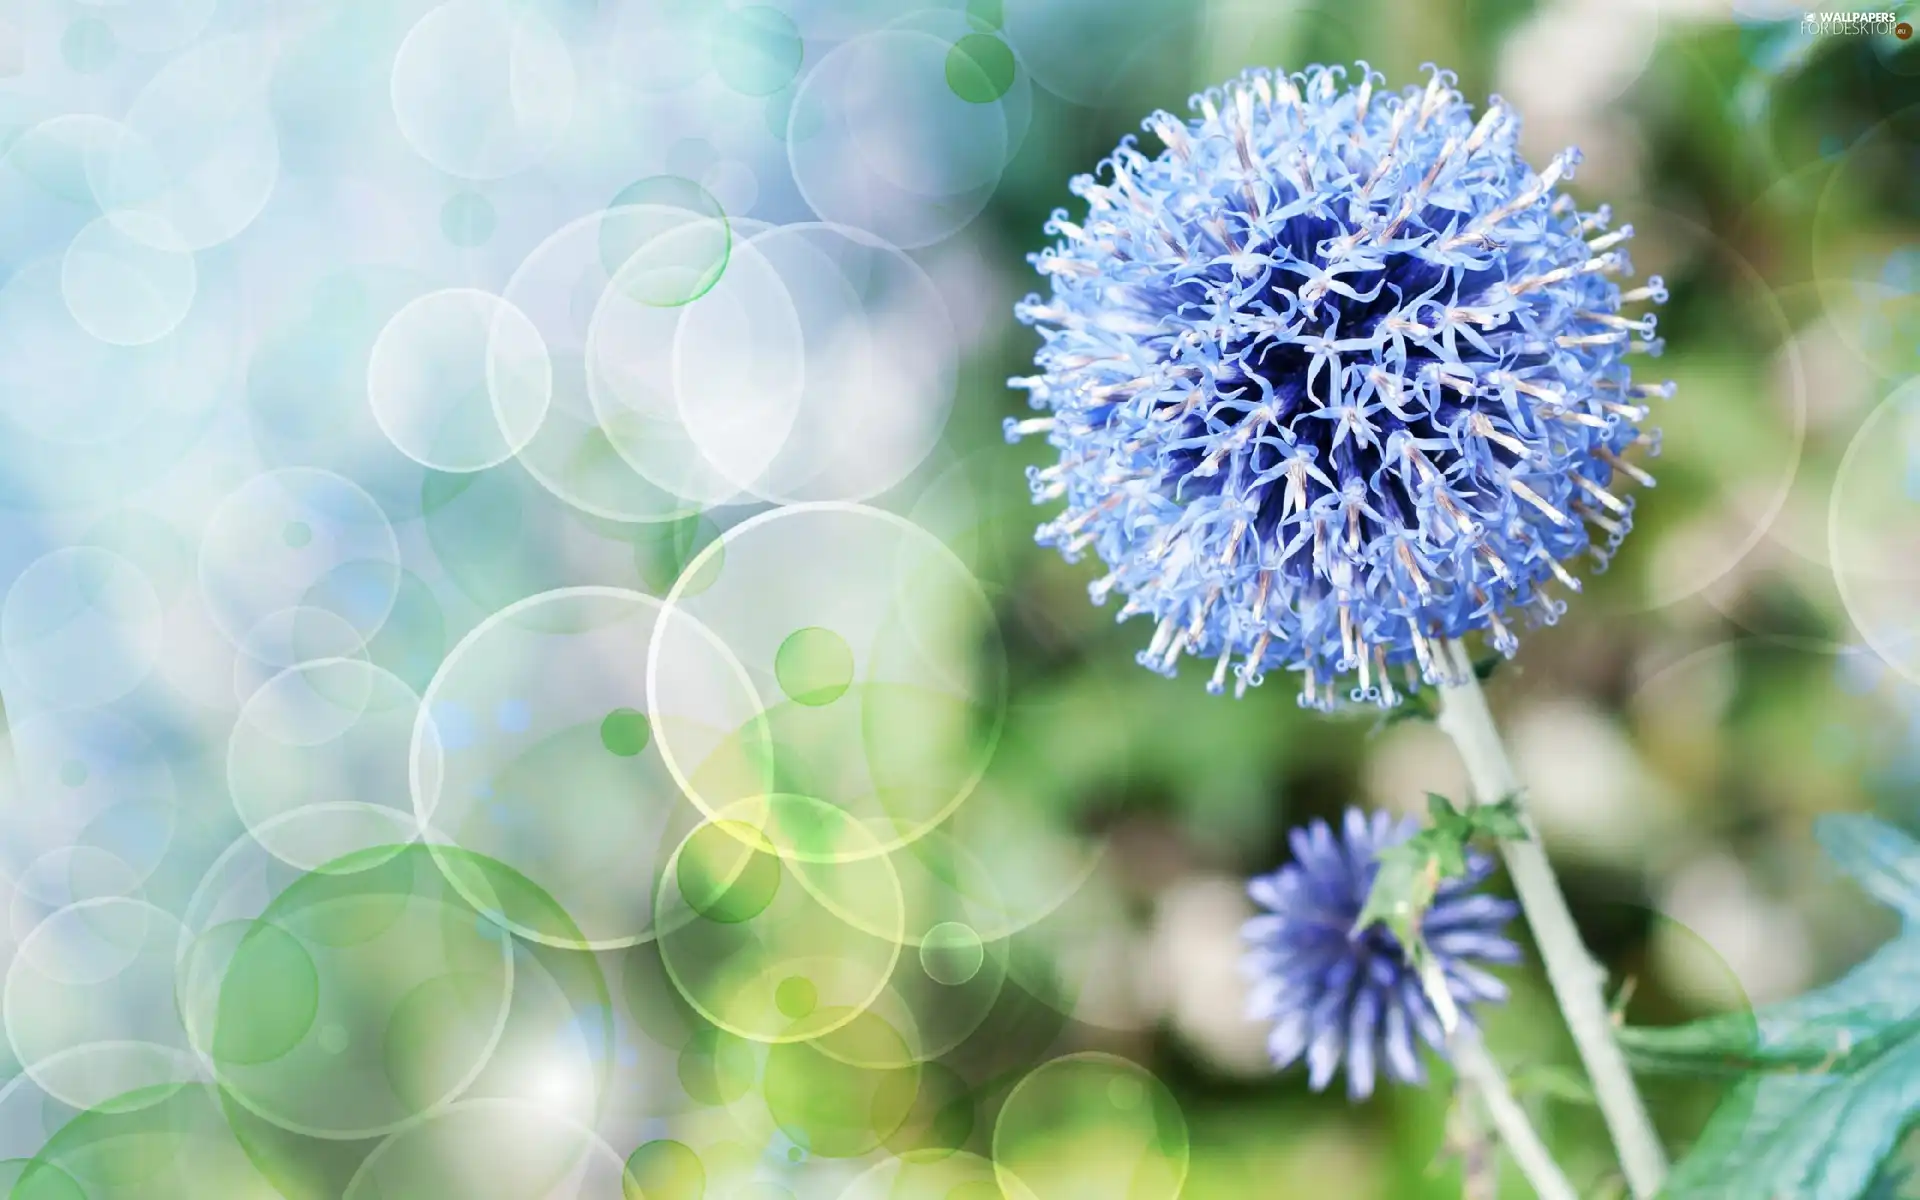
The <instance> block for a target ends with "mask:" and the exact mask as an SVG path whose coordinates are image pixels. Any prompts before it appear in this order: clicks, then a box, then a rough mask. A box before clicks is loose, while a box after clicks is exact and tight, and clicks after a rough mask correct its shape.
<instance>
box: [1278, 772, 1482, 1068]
mask: <svg viewBox="0 0 1920 1200" xmlns="http://www.w3.org/2000/svg"><path fill="white" fill-rule="evenodd" d="M1419 828H1420V823H1419V822H1418V821H1417V820H1414V819H1413V818H1407V819H1405V820H1402V821H1398V822H1396V821H1394V819H1393V818H1392V817H1390V816H1388V815H1387V814H1386V813H1374V814H1373V815H1372V817H1371V818H1369V817H1368V816H1366V815H1365V814H1363V813H1362V812H1360V810H1358V809H1352V808H1350V809H1348V810H1347V813H1346V817H1345V820H1344V821H1343V822H1342V823H1341V828H1340V830H1339V831H1338V832H1335V831H1334V829H1333V828H1332V827H1330V826H1329V825H1328V824H1327V822H1325V821H1315V822H1313V823H1312V824H1311V825H1308V826H1306V827H1305V828H1303V829H1296V830H1294V831H1293V832H1292V834H1291V835H1290V840H1291V842H1292V845H1293V862H1292V863H1290V864H1288V865H1287V866H1285V867H1282V868H1281V869H1280V870H1278V871H1276V872H1274V873H1273V874H1271V875H1263V876H1260V877H1258V878H1256V879H1254V880H1253V881H1252V882H1251V883H1249V884H1248V885H1247V891H1248V892H1249V893H1250V894H1251V895H1252V896H1253V898H1254V900H1255V901H1256V902H1258V903H1259V905H1260V907H1261V908H1263V909H1265V910H1266V911H1265V912H1264V913H1262V914H1261V915H1260V916H1257V917H1254V918H1253V919H1252V920H1250V921H1248V922H1247V924H1246V927H1245V929H1244V931H1243V934H1244V937H1245V938H1246V940H1247V942H1248V943H1249V944H1250V946H1251V949H1250V950H1249V951H1248V953H1247V956H1246V959H1245V962H1244V966H1245V968H1246V972H1247V974H1248V976H1249V977H1251V978H1252V980H1253V991H1252V994H1251V997H1250V999H1249V1001H1248V1015H1249V1016H1251V1017H1253V1018H1254V1019H1256V1020H1262V1021H1270V1022H1272V1024H1273V1033H1272V1035H1271V1036H1270V1037H1269V1038H1268V1041H1267V1046H1268V1049H1269V1050H1271V1051H1272V1054H1273V1063H1274V1066H1276V1067H1286V1066H1288V1065H1290V1064H1292V1063H1293V1062H1294V1061H1295V1060H1297V1059H1299V1058H1301V1057H1302V1056H1304V1057H1305V1058H1306V1060H1307V1081H1308V1083H1309V1084H1310V1085H1311V1086H1312V1087H1313V1089H1314V1090H1315V1091H1320V1090H1322V1089H1324V1088H1325V1087H1326V1086H1327V1084H1328V1083H1330V1082H1331V1081H1332V1079H1333V1075H1334V1072H1335V1070H1336V1069H1337V1068H1338V1067H1339V1065H1340V1064H1341V1062H1342V1061H1345V1063H1346V1067H1347V1094H1348V1095H1349V1096H1350V1097H1352V1098H1353V1099H1355V1100H1360V1099H1364V1098H1366V1097H1367V1096H1370V1095H1372V1094H1373V1084H1374V1078H1375V1075H1376V1074H1377V1070H1378V1067H1379V1065H1380V1064H1382V1063H1384V1064H1385V1066H1386V1070H1387V1074H1389V1075H1391V1076H1392V1077H1394V1078H1395V1079H1398V1080H1400V1081H1401V1082H1403V1083H1420V1082H1422V1081H1423V1080H1424V1078H1425V1075H1424V1072H1423V1070H1422V1067H1421V1065H1420V1058H1419V1055H1418V1053H1417V1052H1416V1050H1415V1047H1414V1037H1415V1035H1418V1037H1419V1038H1420V1040H1422V1041H1424V1042H1426V1043H1427V1044H1428V1045H1429V1046H1432V1047H1433V1048H1434V1049H1435V1050H1437V1051H1440V1052H1441V1053H1442V1054H1444V1053H1445V1052H1446V1039H1445V1036H1444V1034H1443V1033H1442V1031H1441V1027H1440V1018H1439V1016H1438V1014H1437V1013H1436V1012H1435V1010H1434V1006H1433V1002H1432V1001H1431V1000H1429V999H1428V998H1427V995H1426V993H1425V992H1424V991H1423V990H1422V989H1421V986H1420V979H1419V976H1418V975H1417V973H1416V972H1415V970H1414V968H1413V966H1412V965H1411V963H1410V962H1409V961H1408V958H1407V953H1406V951H1405V949H1403V948H1402V946H1401V944H1400V942H1399V940H1398V939H1397V938H1395V937H1394V935H1393V934H1392V933H1391V932H1390V931H1388V929H1387V928H1386V927H1385V926H1383V925H1377V924H1376V925H1370V926H1368V928H1367V929H1366V930H1365V931H1363V932H1358V933H1356V932H1355V925H1356V924H1357V923H1358V918H1359V916H1360V910H1361V908H1362V907H1363V906H1364V905H1365V904H1366V902H1367V892H1368V891H1369V889H1371V888H1372V887H1373V878H1374V876H1375V874H1377V873H1378V870H1379V865H1378V862H1377V856H1378V854H1379V853H1380V851H1381V850H1383V849H1386V848H1387V847H1389V846H1395V845H1398V844H1400V843H1401V842H1404V841H1405V840H1407V839H1408V838H1410V837H1412V836H1413V834H1414V833H1415V831H1417V830H1418V829H1419ZM1492 870H1493V865H1492V863H1491V862H1490V861H1489V860H1488V859H1487V857H1486V856H1485V855H1482V854H1479V853H1478V852H1472V851H1470V852H1469V854H1468V856H1467V874H1466V875H1464V876H1460V877H1456V878H1453V879H1449V880H1446V881H1444V882H1442V883H1441V885H1440V888H1439V891H1438V893H1437V894H1436V895H1435V897H1434V901H1433V905H1432V907H1431V908H1430V909H1429V910H1428V911H1427V914H1426V917H1425V919H1424V920H1423V921H1422V922H1421V926H1420V928H1421V935H1422V937H1423V939H1424V940H1425V942H1426V944H1427V948H1428V950H1429V951H1430V952H1431V953H1432V954H1433V956H1434V960H1435V962H1436V964H1437V965H1438V966H1439V968H1440V970H1441V973H1442V975H1443V977H1444V978H1445V979H1446V981H1447V988H1448V991H1450V992H1451V993H1452V995H1453V998H1454V1001H1455V1003H1456V1004H1457V1005H1458V1006H1459V1008H1460V1010H1461V1019H1462V1020H1463V1021H1466V1020H1470V1019H1471V1018H1470V1016H1469V1015H1468V1008H1469V1006H1470V1005H1472V1004H1474V1003H1476V1002H1479V1001H1501V1000H1505V999H1506V996H1507V989H1506V985H1504V984H1502V983H1501V982H1500V981H1499V980H1498V979H1495V978H1494V977H1493V976H1491V975H1489V974H1487V973H1486V972H1485V971H1482V970H1480V969H1479V968H1478V967H1476V966H1474V965H1473V964H1474V963H1475V962H1482V963H1513V962H1518V961H1519V959H1520V949H1519V947H1518V946H1516V945H1514V944H1513V943H1512V942H1511V941H1509V940H1508V939H1507V938H1506V937H1505V936H1503V935H1502V933H1501V930H1502V929H1503V928H1504V927H1505V926H1506V923H1507V922H1508V921H1510V920H1512V919H1513V917H1514V915H1515V914H1516V913H1517V912H1518V911H1519V906H1518V905H1516V904H1514V903H1513V902H1512V901H1510V900H1502V899H1500V898H1498V897H1496V896H1488V895H1482V894H1478V893H1476V892H1475V891H1474V890H1473V889H1474V888H1475V886H1477V885H1478V884H1479V883H1480V882H1481V881H1482V880H1484V879H1485V878H1486V877H1487V875H1488V874H1489V873H1491V871H1492Z"/></svg>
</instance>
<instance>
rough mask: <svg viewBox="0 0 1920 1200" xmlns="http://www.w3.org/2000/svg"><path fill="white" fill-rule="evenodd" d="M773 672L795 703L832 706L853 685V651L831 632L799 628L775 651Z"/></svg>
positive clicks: (810, 706)
mask: <svg viewBox="0 0 1920 1200" xmlns="http://www.w3.org/2000/svg"><path fill="white" fill-rule="evenodd" d="M773 673H774V678H776V679H778V680H779V681H780V690H781V691H783V692H785V693H786V694H787V697H788V698H789V699H791V700H792V701H793V702H794V703H796V704H804V705H806V706H807V707H809V708H819V707H821V706H822V705H826V704H832V703H833V702H834V701H835V700H838V699H839V698H840V697H841V696H844V695H845V694H846V691H847V688H848V687H849V686H850V685H851V684H852V683H853V648H852V647H851V646H849V645H847V640H846V639H845V638H843V637H841V636H840V635H839V634H837V633H835V632H833V630H831V629H821V628H819V627H818V626H813V627H809V628H806V629H796V630H794V631H793V632H792V633H790V634H788V635H787V638H786V640H785V641H783V642H781V643H780V649H779V650H777V651H775V652H774V656H773Z"/></svg>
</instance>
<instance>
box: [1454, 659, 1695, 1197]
mask: <svg viewBox="0 0 1920 1200" xmlns="http://www.w3.org/2000/svg"><path fill="white" fill-rule="evenodd" d="M1445 652H1446V655H1447V657H1448V659H1449V661H1450V671H1449V673H1450V674H1451V675H1452V676H1453V680H1452V682H1448V683H1443V684H1442V685H1441V687H1440V728H1441V729H1442V730H1444V731H1445V732H1446V733H1447V735H1448V736H1449V737H1451V738H1452V739H1453V742H1454V745H1455V746H1457V747H1459V750H1460V757H1461V759H1462V760H1463V761H1464V762H1465V763H1466V767H1467V776H1468V778H1469V779H1470V780H1471V781H1472V783H1473V794H1474V799H1475V801H1476V802H1477V803H1480V804H1496V803H1498V802H1499V801H1501V800H1503V799H1505V798H1507V797H1509V796H1517V795H1518V794H1519V790H1520V787H1519V781H1518V780H1517V779H1516V777H1515V775H1514V770H1513V764H1512V763H1511V762H1510V761H1508V759H1507V751H1506V747H1505V746H1504V745H1502V744H1501V741H1500V732H1499V730H1498V729H1497V728H1496V727H1495V726H1494V723H1493V715H1492V713H1490V712H1489V711H1488V710H1487V698H1486V696H1485V695H1484V694H1483V693H1482V692H1481V691H1480V684H1479V682H1478V681H1477V680H1476V679H1475V677H1474V672H1473V663H1472V661H1471V660H1470V659H1469V658H1468V657H1467V651H1466V647H1465V646H1463V645H1461V644H1460V643H1459V642H1457V641H1453V642H1448V643H1447V645H1446V648H1445ZM1519 815H1520V820H1521V822H1522V823H1523V824H1524V825H1525V826H1526V830H1527V837H1526V840H1524V841H1503V842H1501V843H1500V851H1501V855H1502V857H1503V858H1505V860H1506V864H1507V874H1508V875H1509V876H1510V877H1511V878H1512V879H1513V889H1514V891H1515V893H1517V894H1518V895H1519V897H1520V906H1521V908H1522V909H1524V910H1525V911H1526V915H1527V924H1528V926H1529V927H1530V928H1531V929H1532V930H1533V941H1534V944H1535V945H1536V946H1538V947H1539V948H1540V959H1541V963H1542V965H1544V966H1545V967H1546V971H1547V980H1548V982H1550V983H1551V984H1552V985H1553V992H1554V995H1555V996H1556V997H1557V998H1558V999H1559V1001H1560V1010H1561V1012H1562V1013H1563V1014H1564V1015H1565V1017H1566V1022H1567V1030H1568V1032H1569V1033H1571V1034H1572V1035H1573V1042H1574V1045H1575V1046H1576V1047H1578V1049H1579V1051H1580V1060H1581V1061H1582V1062H1583V1063H1585V1064H1586V1068H1587V1076H1588V1078H1589V1079H1591V1080H1592V1081H1593V1094H1594V1098H1595V1100H1596V1101H1597V1102H1598V1103H1599V1106H1600V1113H1601V1115H1602V1116H1603V1117H1605V1118H1606V1122H1607V1129H1608V1131H1609V1132H1610V1133H1612V1135H1613V1144H1614V1148H1615V1149H1616V1150H1617V1151H1619V1155H1620V1166H1621V1169H1622V1170H1623V1171H1624V1172H1625V1174H1626V1177H1627V1186H1628V1187H1629V1188H1630V1189H1631V1190H1632V1192H1633V1194H1634V1196H1635V1197H1636V1200H1649V1198H1650V1197H1652V1196H1653V1195H1655V1194H1656V1193H1657V1192H1658V1191H1659V1190H1660V1183H1661V1180H1663V1179H1664V1178H1665V1177H1666V1173H1667V1158H1666V1152H1665V1151H1664V1150H1662V1149H1661V1147H1660V1139H1659V1137H1658V1135H1656V1134H1655V1133H1654V1130H1653V1122H1652V1120H1651V1119H1649V1117H1648V1116H1647V1107H1646V1105H1645V1104H1644V1103H1643V1102H1642V1101H1641V1099H1640V1093H1639V1091H1638V1090H1637V1089H1636V1088H1635V1087H1634V1083H1633V1074H1632V1072H1630V1071H1629V1070H1628V1069H1627V1060H1626V1057H1625V1056H1624V1055H1622V1054H1621V1053H1620V1045H1619V1043H1618V1042H1616V1041H1615V1040H1614V1037H1613V1020H1612V1017H1611V1016H1610V1014H1609V1013H1608V1011H1607V1003H1606V998H1605V996H1604V995H1603V994H1602V991H1601V988H1602V986H1603V984H1604V983H1605V981H1606V971H1605V970H1604V969H1602V968H1601V967H1600V965H1599V964H1598V963H1596V962H1595V961H1594V959H1593V956H1592V955H1591V954H1590V953H1588V951H1587V947H1586V943H1585V942H1583V941H1582V940H1581V939H1580V930H1579V928H1578V926H1576V925H1575V924H1574V923H1573V914H1572V913H1571V912H1570V911H1569V910H1568V909H1567V901H1566V897H1565V896H1563V895H1562V894H1561V892H1560V884H1559V882H1558V880H1557V879H1555V877H1554V873H1553V866H1552V864H1551V863H1549V862H1548V861H1547V853H1546V850H1545V848H1544V847H1543V846H1542V845H1541V842H1540V831H1539V829H1538V828H1537V827H1536V826H1535V825H1534V823H1533V818H1532V817H1531V816H1529V815H1528V814H1527V812H1526V809H1525V806H1524V805H1522V806H1521V807H1520V813H1519Z"/></svg>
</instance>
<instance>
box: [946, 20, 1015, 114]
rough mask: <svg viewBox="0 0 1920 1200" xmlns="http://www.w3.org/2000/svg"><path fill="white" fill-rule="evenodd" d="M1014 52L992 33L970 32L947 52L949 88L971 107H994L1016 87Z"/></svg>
mask: <svg viewBox="0 0 1920 1200" xmlns="http://www.w3.org/2000/svg"><path fill="white" fill-rule="evenodd" d="M1015 67H1016V64H1015V62H1014V58H1013V51H1012V50H1010V49H1008V48H1007V44H1006V43H1005V42H1003V41H1001V40H1000V39H999V38H997V37H994V36H993V35H992V34H990V33H970V34H968V35H967V36H965V37H963V38H961V39H960V40H959V41H957V42H955V43H954V44H953V49H951V50H949V51H947V86H948V87H949V88H951V89H953V94H954V95H956V96H958V97H960V98H961V99H962V100H965V101H966V102H967V103H969V104H992V103H993V102H994V101H996V100H998V99H1000V98H1001V97H1002V96H1004V95H1006V94H1007V92H1008V90H1009V89H1011V88H1012V87H1013V77H1014V72H1015Z"/></svg>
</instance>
